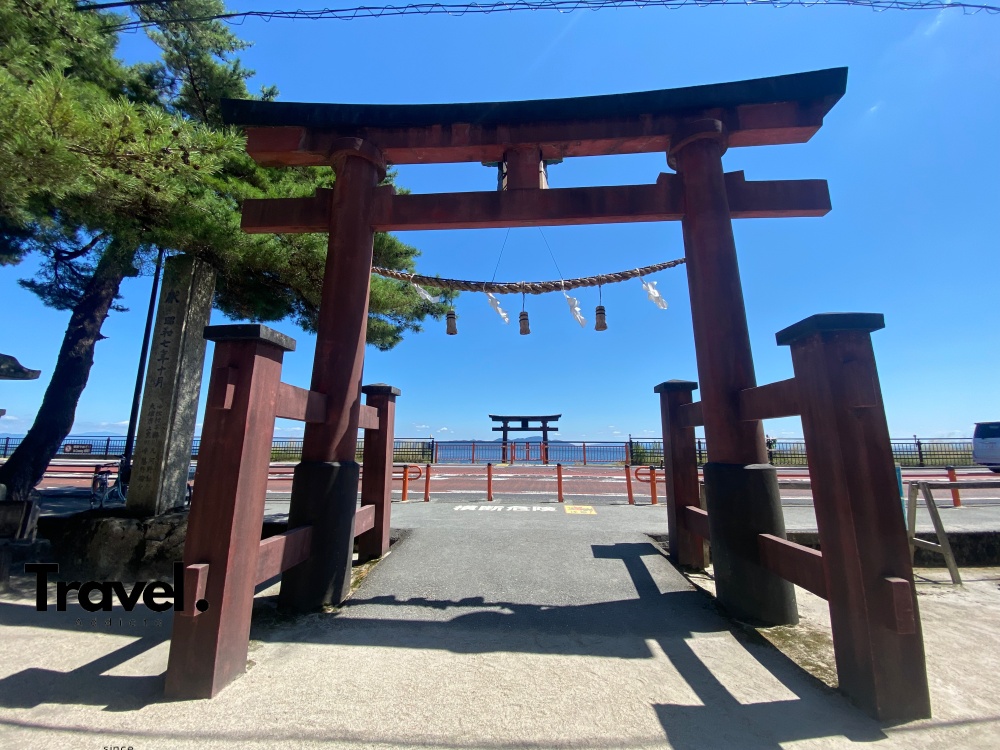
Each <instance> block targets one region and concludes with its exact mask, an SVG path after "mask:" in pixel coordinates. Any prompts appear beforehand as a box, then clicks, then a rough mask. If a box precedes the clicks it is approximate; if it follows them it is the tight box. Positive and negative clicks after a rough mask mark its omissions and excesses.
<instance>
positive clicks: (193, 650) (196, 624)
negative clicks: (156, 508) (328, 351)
mask: <svg viewBox="0 0 1000 750" xmlns="http://www.w3.org/2000/svg"><path fill="white" fill-rule="evenodd" d="M205 338H207V339H208V340H209V341H214V342H215V354H214V358H213V360H212V376H211V382H210V384H209V389H208V399H207V403H206V408H205V421H204V428H203V430H202V443H201V449H200V451H199V457H198V470H197V474H196V475H195V482H196V483H197V485H198V497H199V499H201V500H202V501H203V502H196V503H194V504H192V506H191V514H190V517H189V518H188V531H187V539H186V540H185V543H184V568H185V571H186V572H185V581H186V582H187V581H188V579H189V578H190V579H192V580H194V579H199V580H200V581H201V584H200V585H203V586H204V592H205V593H204V599H205V600H206V601H207V602H208V608H207V609H206V610H205V611H200V610H199V609H197V608H196V607H194V606H193V605H194V599H195V597H193V596H192V597H190V599H191V600H190V601H189V602H186V606H185V610H184V611H182V612H177V613H176V615H175V616H174V623H173V633H172V635H171V639H170V656H169V659H168V662H167V678H166V687H165V691H166V695H167V697H168V698H172V699H191V698H211V697H212V696H214V695H215V694H216V693H218V692H219V690H221V689H222V688H223V687H225V686H226V685H228V684H229V683H230V682H232V681H233V680H234V679H236V677H238V676H239V675H241V674H243V672H244V671H245V670H246V663H247V648H248V646H249V637H250V614H251V611H252V610H253V594H254V586H255V585H256V583H257V580H256V575H257V554H258V551H259V548H260V525H261V523H262V521H263V519H264V500H265V498H266V495H267V470H268V466H269V465H270V461H271V441H272V439H273V437H274V415H275V407H276V404H277V397H278V386H279V385H280V383H281V360H282V356H283V355H284V353H285V352H287V351H293V350H294V349H295V341H294V340H293V339H290V338H289V337H288V336H285V335H284V334H281V333H278V332H277V331H272V330H271V329H269V328H267V327H266V326H262V325H232V326H209V327H208V328H206V329H205ZM197 566H201V567H197ZM196 567H197V570H200V571H202V573H201V575H200V576H199V575H194V574H192V575H190V576H189V572H191V571H196ZM206 570H207V579H206V578H205V576H204V571H206ZM188 588H189V589H191V588H193V587H191V586H189V587H188ZM188 593H191V592H190V591H189V592H188Z"/></svg>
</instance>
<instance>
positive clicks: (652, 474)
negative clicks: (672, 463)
mask: <svg viewBox="0 0 1000 750" xmlns="http://www.w3.org/2000/svg"><path fill="white" fill-rule="evenodd" d="M649 496H650V498H652V503H653V505H656V469H654V468H653V467H652V466H650V467H649Z"/></svg>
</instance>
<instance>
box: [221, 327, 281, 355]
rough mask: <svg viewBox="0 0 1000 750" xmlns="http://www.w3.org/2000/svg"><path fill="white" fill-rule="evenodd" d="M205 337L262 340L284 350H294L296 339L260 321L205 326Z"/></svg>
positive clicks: (227, 339) (226, 339)
mask: <svg viewBox="0 0 1000 750" xmlns="http://www.w3.org/2000/svg"><path fill="white" fill-rule="evenodd" d="M204 335H205V338H206V339H207V340H208V341H215V342H219V341H255V340H256V341H262V342H264V343H266V344H273V345H274V346H276V347H278V348H279V349H281V350H282V351H286V352H294V351H295V339H293V338H292V337H291V336H286V335H285V334H283V333H281V332H280V331H276V330H274V329H273V328H268V327H267V326H265V325H261V324H260V323H235V324H232V325H221V326H205V334H204Z"/></svg>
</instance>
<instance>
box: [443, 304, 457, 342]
mask: <svg viewBox="0 0 1000 750" xmlns="http://www.w3.org/2000/svg"><path fill="white" fill-rule="evenodd" d="M456 317H457V316H456V315H455V311H454V310H449V311H448V314H447V315H445V320H446V321H447V327H446V328H445V333H447V334H448V335H449V336H454V335H456V334H457V333H458V325H457V324H456V323H455V318H456Z"/></svg>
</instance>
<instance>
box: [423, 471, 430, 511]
mask: <svg viewBox="0 0 1000 750" xmlns="http://www.w3.org/2000/svg"><path fill="white" fill-rule="evenodd" d="M430 501H431V465H430V464H427V474H425V475H424V502H425V503H429V502H430Z"/></svg>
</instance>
